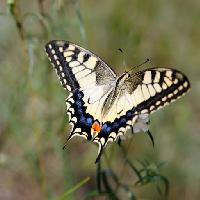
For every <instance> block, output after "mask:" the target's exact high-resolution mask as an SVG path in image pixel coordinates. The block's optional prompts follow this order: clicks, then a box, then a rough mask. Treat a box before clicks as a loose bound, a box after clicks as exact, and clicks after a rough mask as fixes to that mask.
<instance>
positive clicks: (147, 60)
mask: <svg viewBox="0 0 200 200" xmlns="http://www.w3.org/2000/svg"><path fill="white" fill-rule="evenodd" d="M149 61H150V59H149V58H147V59H146V60H145V61H144V62H142V63H141V64H139V65H136V66H135V67H133V68H132V69H130V70H129V71H128V73H129V72H130V71H133V70H135V69H136V68H138V67H140V66H142V65H144V64H145V63H148V62H149Z"/></svg>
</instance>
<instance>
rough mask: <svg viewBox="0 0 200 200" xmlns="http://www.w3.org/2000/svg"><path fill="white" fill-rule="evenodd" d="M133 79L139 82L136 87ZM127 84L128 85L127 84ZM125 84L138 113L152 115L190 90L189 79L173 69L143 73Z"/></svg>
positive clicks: (139, 73)
mask: <svg viewBox="0 0 200 200" xmlns="http://www.w3.org/2000/svg"><path fill="white" fill-rule="evenodd" d="M132 79H135V80H138V82H137V83H136V84H135V85H131V84H130V83H131V82H134V81H133V80H132ZM126 82H127V83H126ZM126 82H125V84H126V85H127V90H128V93H129V95H130V96H131V97H130V98H132V102H133V105H134V106H135V107H136V108H137V111H138V112H141V113H151V112H153V111H156V110H158V109H160V108H162V107H163V106H165V105H167V104H169V103H170V102H172V101H174V100H176V99H177V98H179V97H181V96H182V95H184V94H185V93H186V92H187V91H188V90H189V88H190V83H189V81H188V79H187V77H186V76H185V75H184V74H183V73H181V72H180V71H177V70H175V69H171V68H152V69H148V70H145V71H141V72H138V73H136V74H135V75H133V77H131V78H130V80H129V79H128V80H127V81H126Z"/></svg>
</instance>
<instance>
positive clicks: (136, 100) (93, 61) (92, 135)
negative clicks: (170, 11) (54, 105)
mask: <svg viewBox="0 0 200 200" xmlns="http://www.w3.org/2000/svg"><path fill="white" fill-rule="evenodd" d="M45 48H46V52H47V54H48V57H49V59H50V61H51V62H52V64H53V65H54V67H55V70H56V72H57V75H58V77H59V79H60V82H61V84H62V86H63V87H64V88H65V89H67V90H68V91H69V92H70V94H69V96H68V98H67V99H66V105H67V113H68V115H69V119H70V124H71V125H72V131H71V134H70V136H69V139H70V138H72V137H74V136H82V137H84V138H86V139H87V140H92V141H94V142H96V143H98V144H99V152H98V159H99V157H100V154H101V152H102V150H103V148H104V147H105V146H106V144H107V143H108V142H109V141H111V142H112V141H115V140H116V139H117V138H118V137H119V136H123V135H125V133H126V130H127V129H128V128H132V129H133V130H136V129H137V130H140V129H141V130H146V128H144V127H145V126H144V127H143V129H142V128H141V119H142V118H145V117H146V115H148V114H150V113H152V112H154V111H156V110H158V109H159V108H162V107H163V106H165V105H167V104H169V103H170V102H172V101H174V100H176V99H177V98H179V97H180V96H182V95H183V94H185V93H186V92H187V91H188V90H189V88H190V83H189V81H188V79H187V77H186V76H185V75H184V74H183V73H182V72H180V71H177V70H175V69H170V68H151V69H147V70H143V71H139V72H136V73H129V72H125V73H123V74H122V75H121V76H119V77H118V76H117V75H116V74H115V72H114V71H113V70H112V69H111V68H110V67H109V65H108V64H106V63H105V62H104V61H102V60H101V59H100V58H99V57H97V56H96V55H95V54H93V53H92V52H90V51H88V50H86V49H84V48H82V47H80V46H78V45H75V44H73V43H70V42H66V41H62V40H54V41H51V42H49V43H48V44H47V45H46V47H45ZM138 127H139V128H138ZM134 128H135V129H134ZM98 159H97V160H98Z"/></svg>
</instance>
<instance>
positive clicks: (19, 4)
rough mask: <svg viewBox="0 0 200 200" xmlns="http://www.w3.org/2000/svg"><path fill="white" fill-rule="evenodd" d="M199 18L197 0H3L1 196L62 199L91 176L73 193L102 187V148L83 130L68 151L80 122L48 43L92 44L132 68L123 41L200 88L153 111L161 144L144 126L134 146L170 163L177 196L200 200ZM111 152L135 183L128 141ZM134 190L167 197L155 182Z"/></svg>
mask: <svg viewBox="0 0 200 200" xmlns="http://www.w3.org/2000/svg"><path fill="white" fill-rule="evenodd" d="M199 24H200V1H197V0H190V1H187V0H174V1H166V0H152V1H149V0H132V1H131V0H129V1H128V0H109V1H106V0H101V1H94V0H82V1H81V0H80V1H70V0H57V1H56V0H54V1H53V0H38V1H36V0H35V1H30V0H29V1H28V0H18V1H14V0H8V1H5V0H1V2H0V199H3V200H10V199H20V200H25V199H26V200H27V199H28V200H35V199H38V200H40V199H41V200H43V199H55V198H56V197H58V196H60V195H62V194H63V193H64V192H65V191H69V189H70V188H73V187H74V186H75V185H76V184H77V183H80V182H81V181H82V180H85V179H87V177H90V179H89V180H88V181H86V183H85V184H83V185H82V187H80V188H79V189H78V190H76V191H75V192H72V193H71V194H70V195H68V196H67V198H66V199H84V198H85V196H86V194H88V193H89V192H91V191H93V190H95V189H96V181H95V176H96V165H95V164H94V160H95V158H96V154H97V147H96V146H95V145H93V144H91V143H87V142H86V141H84V140H82V139H81V138H75V139H74V140H72V141H71V142H70V143H69V144H68V147H67V150H65V151H63V150H62V146H63V144H64V142H65V140H66V137H67V135H68V134H69V130H70V129H69V127H68V118H67V116H66V114H65V110H66V108H65V97H66V96H67V94H66V91H64V90H63V89H62V87H61V86H60V84H59V81H58V80H57V77H56V74H55V72H54V70H53V68H52V66H51V65H50V63H49V61H48V59H47V56H46V54H45V51H44V45H45V44H46V43H47V42H48V41H49V40H52V39H64V40H69V41H72V42H74V43H77V44H79V45H81V46H84V47H85V48H88V49H90V50H92V51H93V52H95V53H96V54H97V55H99V56H100V57H101V58H102V59H104V60H106V61H107V62H108V63H109V64H110V65H111V66H113V68H114V69H115V70H116V72H117V73H118V74H121V73H123V72H124V70H125V69H124V68H123V67H122V66H123V65H122V55H121V54H120V53H119V52H118V50H117V49H118V48H121V49H123V51H124V56H125V59H126V63H127V66H128V67H133V66H136V65H137V64H139V63H141V62H143V61H145V60H146V59H147V58H150V59H151V63H150V67H154V66H156V67H173V68H176V69H178V70H181V71H183V72H184V73H185V74H186V75H187V76H188V78H189V79H190V81H191V85H192V90H191V91H190V93H189V94H187V95H186V96H185V97H184V98H181V99H180V100H178V101H177V102H175V103H173V104H172V105H170V106H167V107H166V108H164V109H162V110H160V111H158V112H157V113H155V114H153V115H152V116H151V123H150V130H151V131H152V134H153V135H154V140H155V147H154V148H152V145H151V143H150V140H149V138H148V137H147V136H146V135H145V134H144V133H143V134H138V135H135V136H134V137H133V139H130V140H132V143H131V145H129V147H127V146H128V143H129V140H127V141H125V142H124V146H125V147H127V152H128V155H127V156H128V157H129V158H130V159H131V160H132V161H133V162H135V163H136V164H137V161H136V160H137V159H148V160H149V161H151V162H160V161H164V162H165V165H164V166H163V167H162V174H163V175H164V176H166V177H167V178H168V180H169V181H170V193H169V199H183V200H186V199H187V200H188V199H190V200H197V199H200V172H199V169H200V135H199V133H200V123H199V122H200V106H199V98H200V78H199V77H200V26H199ZM111 151H112V157H109V155H110V153H111ZM106 153H107V156H108V158H109V159H110V165H111V166H112V167H113V169H114V170H115V171H116V172H119V176H120V173H123V177H122V180H123V179H124V181H125V182H131V183H134V182H135V181H136V177H134V176H131V175H130V171H129V170H128V169H126V167H125V168H124V167H123V166H124V160H123V156H122V153H121V152H120V150H119V147H118V146H117V145H116V144H114V143H113V144H112V145H109V146H108V147H107V149H106ZM133 191H134V193H135V195H136V196H137V197H138V199H162V198H163V197H162V195H159V194H158V193H157V192H156V190H155V188H154V187H153V186H152V185H151V184H150V185H147V186H144V187H140V186H136V187H133ZM120 196H121V199H127V197H126V196H125V195H124V194H123V192H122V193H121V194H120ZM93 199H94V198H93ZM96 199H107V197H105V196H104V197H102V196H101V197H96Z"/></svg>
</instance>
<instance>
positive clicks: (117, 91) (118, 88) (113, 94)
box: [102, 72, 130, 118]
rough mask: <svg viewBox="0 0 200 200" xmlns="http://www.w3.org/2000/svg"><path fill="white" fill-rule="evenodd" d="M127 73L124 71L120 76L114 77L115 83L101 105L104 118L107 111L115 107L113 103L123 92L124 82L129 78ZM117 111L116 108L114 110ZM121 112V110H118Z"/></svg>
mask: <svg viewBox="0 0 200 200" xmlns="http://www.w3.org/2000/svg"><path fill="white" fill-rule="evenodd" d="M129 76H130V75H129V73H128V72H125V73H123V74H122V75H121V76H120V77H118V78H117V79H116V82H115V85H114V86H113V88H112V90H111V91H110V93H109V94H108V96H107V98H106V99H105V101H104V104H103V107H102V117H103V118H105V116H106V115H108V114H109V111H110V110H111V109H116V108H114V106H115V107H116V106H117V105H115V104H114V102H116V100H117V99H118V98H120V96H121V95H122V94H123V93H124V91H125V90H126V84H125V81H126V80H127V79H128V78H129ZM116 112H117V110H116ZM120 112H122V110H120ZM118 114H119V112H118Z"/></svg>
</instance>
